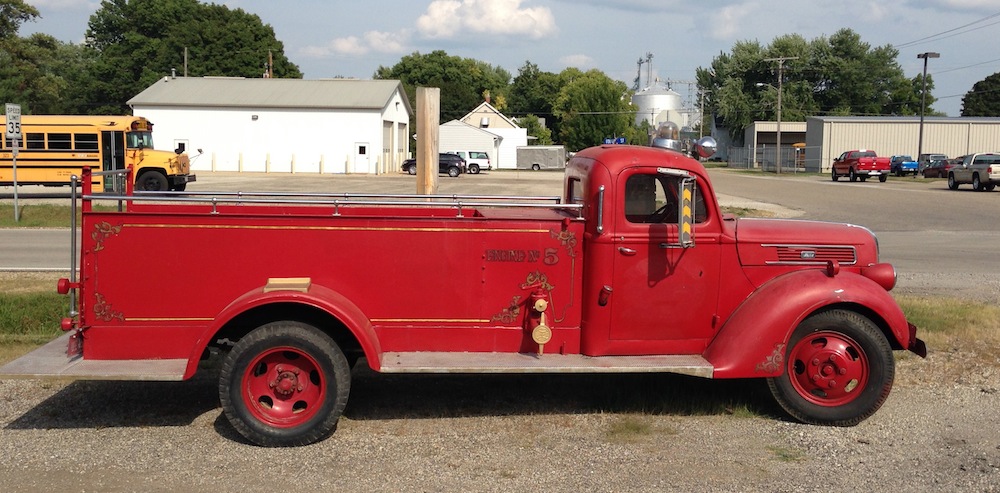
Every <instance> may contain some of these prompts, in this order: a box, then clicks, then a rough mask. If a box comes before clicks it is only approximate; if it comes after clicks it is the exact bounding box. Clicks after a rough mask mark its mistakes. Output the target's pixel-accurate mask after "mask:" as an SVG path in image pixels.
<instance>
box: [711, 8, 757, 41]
mask: <svg viewBox="0 0 1000 493" xmlns="http://www.w3.org/2000/svg"><path fill="white" fill-rule="evenodd" d="M759 9H760V7H759V6H758V5H757V4H756V3H743V4H737V5H729V6H727V7H723V8H721V9H719V10H717V13H716V15H715V18H714V19H713V20H712V22H711V37H712V38H714V39H723V40H724V39H732V38H734V37H736V36H737V35H738V34H739V32H740V27H741V26H745V25H746V22H747V19H750V18H751V16H752V14H754V13H757V12H758V10H759Z"/></svg>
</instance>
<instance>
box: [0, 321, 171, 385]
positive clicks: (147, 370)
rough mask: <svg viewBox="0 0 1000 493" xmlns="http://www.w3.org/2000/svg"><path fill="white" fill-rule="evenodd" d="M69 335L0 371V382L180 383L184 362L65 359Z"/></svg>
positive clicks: (168, 360)
mask: <svg viewBox="0 0 1000 493" xmlns="http://www.w3.org/2000/svg"><path fill="white" fill-rule="evenodd" d="M70 335H72V333H67V334H66V335H64V336H62V337H59V338H58V339H54V340H52V341H50V342H49V343H48V344H46V345H44V346H42V347H40V348H38V349H36V350H34V351H32V352H30V353H28V354H26V355H24V356H21V357H20V358H18V359H16V360H14V361H11V362H10V363H7V364H6V365H4V366H2V367H0V378H40V379H66V380H146V381H180V380H183V379H184V371H185V370H186V369H187V364H188V361H187V360H186V359H143V360H86V359H83V357H81V356H72V357H71V356H67V355H66V348H67V347H68V345H69V338H70Z"/></svg>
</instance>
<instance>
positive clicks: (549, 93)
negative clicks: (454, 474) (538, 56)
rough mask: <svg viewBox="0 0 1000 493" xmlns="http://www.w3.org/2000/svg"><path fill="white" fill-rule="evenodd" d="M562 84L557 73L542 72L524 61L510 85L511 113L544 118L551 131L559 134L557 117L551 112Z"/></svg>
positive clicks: (536, 66)
mask: <svg viewBox="0 0 1000 493" xmlns="http://www.w3.org/2000/svg"><path fill="white" fill-rule="evenodd" d="M562 86H563V81H562V80H561V79H560V77H559V74H554V73H552V72H543V71H541V70H539V68H538V65H535V64H534V63H531V62H529V61H525V62H524V65H523V66H521V68H520V69H518V73H517V77H514V81H513V82H512V83H511V85H510V98H509V107H510V112H511V114H512V115H516V116H521V115H535V116H536V117H539V118H544V119H545V124H546V126H547V127H548V128H549V129H550V130H551V133H552V134H553V135H559V119H558V118H556V117H555V115H554V114H553V112H552V105H553V104H555V102H556V98H558V97H559V90H560V89H562ZM529 135H530V132H529Z"/></svg>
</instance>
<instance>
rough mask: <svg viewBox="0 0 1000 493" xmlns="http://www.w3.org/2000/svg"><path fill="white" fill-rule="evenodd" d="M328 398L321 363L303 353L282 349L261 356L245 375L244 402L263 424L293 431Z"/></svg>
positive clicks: (253, 362) (255, 359)
mask: <svg viewBox="0 0 1000 493" xmlns="http://www.w3.org/2000/svg"><path fill="white" fill-rule="evenodd" d="M325 398H326V382H325V379H324V378H323V372H322V370H321V369H320V365H319V363H317V362H316V360H315V359H313V357H312V356H310V355H309V354H308V353H306V352H303V351H302V350H299V349H296V348H291V347H281V348H272V349H269V350H267V351H265V352H263V353H260V354H258V355H257V356H256V357H255V358H254V359H253V361H252V362H251V363H250V365H248V366H247V370H246V372H245V373H244V374H243V402H244V403H245V404H246V407H247V409H248V410H249V411H250V413H251V414H253V416H254V417H255V418H257V419H259V420H260V421H263V422H265V423H267V424H269V425H271V426H274V427H278V428H291V427H294V426H298V425H300V424H302V423H305V422H306V421H309V419H311V418H312V417H313V416H315V415H316V413H317V412H318V411H319V409H320V407H322V405H323V401H324V399H325Z"/></svg>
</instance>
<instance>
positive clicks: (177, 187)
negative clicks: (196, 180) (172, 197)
mask: <svg viewBox="0 0 1000 493" xmlns="http://www.w3.org/2000/svg"><path fill="white" fill-rule="evenodd" d="M187 186H188V184H187V183H181V184H180V185H174V186H172V187H170V189H171V190H173V191H175V192H183V191H184V190H187Z"/></svg>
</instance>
